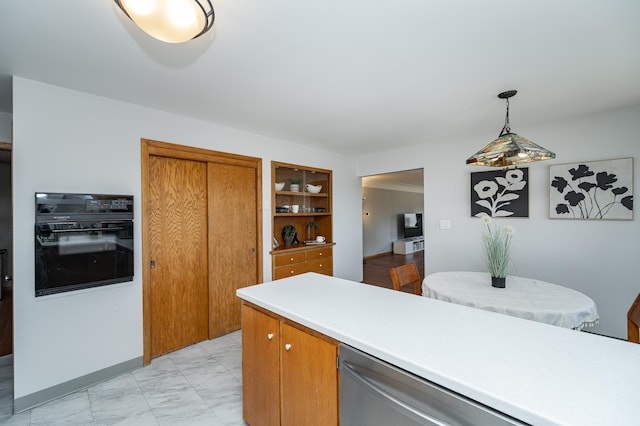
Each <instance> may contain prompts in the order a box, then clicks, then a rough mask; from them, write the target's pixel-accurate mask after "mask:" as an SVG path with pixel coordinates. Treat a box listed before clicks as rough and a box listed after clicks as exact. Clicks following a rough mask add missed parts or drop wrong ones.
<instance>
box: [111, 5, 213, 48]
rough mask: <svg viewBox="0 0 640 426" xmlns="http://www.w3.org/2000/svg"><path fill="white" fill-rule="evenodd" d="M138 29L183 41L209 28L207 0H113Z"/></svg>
mask: <svg viewBox="0 0 640 426" xmlns="http://www.w3.org/2000/svg"><path fill="white" fill-rule="evenodd" d="M114 2H115V3H116V4H117V5H118V7H119V8H120V9H122V11H123V12H124V13H125V14H126V15H127V16H128V17H129V19H131V20H132V21H133V22H134V23H135V24H136V25H137V26H138V27H140V29H142V31H144V32H146V33H147V34H149V35H150V36H151V37H155V38H157V39H158V40H161V41H164V42H167V43H183V42H185V41H189V40H192V39H194V38H196V37H199V36H201V35H202V34H204V33H206V32H207V31H209V30H210V29H211V27H212V26H213V21H214V19H215V15H214V13H213V5H212V4H211V1H210V0H114Z"/></svg>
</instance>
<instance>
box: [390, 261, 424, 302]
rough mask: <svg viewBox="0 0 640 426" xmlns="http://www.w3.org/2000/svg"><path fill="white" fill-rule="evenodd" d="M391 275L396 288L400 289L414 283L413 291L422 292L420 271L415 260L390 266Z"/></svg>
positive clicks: (418, 293) (415, 292)
mask: <svg viewBox="0 0 640 426" xmlns="http://www.w3.org/2000/svg"><path fill="white" fill-rule="evenodd" d="M389 275H391V283H393V289H394V290H398V291H399V290H400V288H401V287H402V286H405V285H407V284H411V283H413V293H414V294H417V295H421V294H422V289H421V285H420V284H421V282H420V272H418V267H417V266H416V263H415V262H410V263H407V264H405V265H400V266H396V267H394V268H389Z"/></svg>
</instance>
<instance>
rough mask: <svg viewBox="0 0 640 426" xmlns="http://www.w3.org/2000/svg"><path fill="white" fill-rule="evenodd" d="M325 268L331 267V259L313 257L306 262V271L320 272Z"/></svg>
mask: <svg viewBox="0 0 640 426" xmlns="http://www.w3.org/2000/svg"><path fill="white" fill-rule="evenodd" d="M326 269H333V259H332V258H330V257H327V258H326V259H315V260H310V261H308V262H307V272H321V271H324V270H326Z"/></svg>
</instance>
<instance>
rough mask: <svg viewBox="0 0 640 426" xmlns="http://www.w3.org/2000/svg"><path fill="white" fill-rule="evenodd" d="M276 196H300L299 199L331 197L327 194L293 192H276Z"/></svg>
mask: <svg viewBox="0 0 640 426" xmlns="http://www.w3.org/2000/svg"><path fill="white" fill-rule="evenodd" d="M276 195H292V196H298V197H324V198H327V197H328V196H329V194H327V193H326V192H318V193H315V192H302V191H299V192H292V191H276Z"/></svg>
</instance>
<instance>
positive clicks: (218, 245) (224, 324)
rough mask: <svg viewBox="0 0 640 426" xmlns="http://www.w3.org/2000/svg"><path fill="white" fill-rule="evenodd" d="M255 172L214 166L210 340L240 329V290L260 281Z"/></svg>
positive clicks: (210, 175) (210, 176) (210, 171)
mask: <svg viewBox="0 0 640 426" xmlns="http://www.w3.org/2000/svg"><path fill="white" fill-rule="evenodd" d="M256 173H257V172H256V168H255V167H245V166H241V165H232V164H221V163H209V165H208V182H209V184H208V194H209V294H210V305H209V309H210V322H209V338H210V339H212V338H214V337H217V336H221V335H223V334H227V333H230V332H232V331H235V330H238V329H239V328H240V300H239V299H238V298H237V297H236V290H237V289H238V288H241V287H247V286H250V285H253V284H256V283H257V282H258V263H257V249H258V247H256V241H257V240H258V238H257V235H256V233H257V229H258V227H257V220H258V218H257V212H256V199H257V198H256V195H257V194H256V192H257V188H256V185H257V184H256V182H257V177H256Z"/></svg>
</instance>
